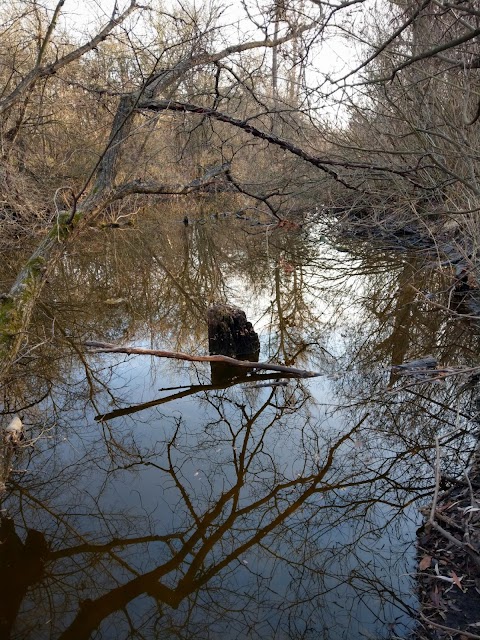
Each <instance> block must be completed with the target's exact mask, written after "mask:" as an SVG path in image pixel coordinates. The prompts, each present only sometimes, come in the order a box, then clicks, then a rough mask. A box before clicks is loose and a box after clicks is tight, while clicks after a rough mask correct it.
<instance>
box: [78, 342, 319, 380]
mask: <svg viewBox="0 0 480 640" xmlns="http://www.w3.org/2000/svg"><path fill="white" fill-rule="evenodd" d="M84 344H85V346H86V347H91V348H93V349H95V352H94V353H126V354H127V355H144V356H155V357H157V358H172V359H174V360H187V361H188V362H223V363H224V364H230V365H235V366H236V367H242V368H244V369H267V370H269V371H281V372H282V373H289V374H291V375H294V376H297V377H298V378H316V377H318V376H321V375H323V374H322V373H319V372H317V371H307V370H305V369H296V368H295V367H287V366H285V365H282V364H273V363H271V362H250V361H249V360H237V359H236V358H230V357H229V356H222V355H215V356H193V355H190V354H188V353H181V352H178V351H159V350H157V349H144V348H143V347H119V346H117V345H115V344H111V343H109V342H96V341H92V340H89V341H87V342H85V343H84Z"/></svg>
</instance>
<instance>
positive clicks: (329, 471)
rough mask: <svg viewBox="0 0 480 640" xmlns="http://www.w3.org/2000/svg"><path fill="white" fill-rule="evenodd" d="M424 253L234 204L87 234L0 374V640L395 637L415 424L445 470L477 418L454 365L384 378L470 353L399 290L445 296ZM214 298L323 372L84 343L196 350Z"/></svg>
mask: <svg viewBox="0 0 480 640" xmlns="http://www.w3.org/2000/svg"><path fill="white" fill-rule="evenodd" d="M430 261H431V257H429V256H427V255H406V254H402V253H399V252H397V253H394V252H388V251H379V250H378V249H374V248H373V247H371V246H367V245H360V244H358V243H357V244H354V245H352V246H350V247H348V251H347V250H345V249H340V248H338V247H337V248H334V247H333V246H332V245H331V244H329V242H328V241H327V240H326V239H325V238H323V237H322V236H321V235H320V233H319V232H318V230H316V229H315V228H309V229H304V230H298V231H290V232H285V231H282V230H277V231H272V230H270V231H267V230H266V229H265V228H264V227H257V226H253V225H250V224H249V223H248V222H245V221H243V222H238V221H231V220H206V221H203V223H197V224H194V225H189V226H188V227H184V226H183V224H181V221H178V222H175V221H174V222H170V223H167V222H164V223H162V222H159V221H158V220H156V219H155V218H154V217H151V218H150V219H149V220H145V221H142V222H140V223H139V228H137V229H131V228H128V229H124V230H106V231H92V232H91V234H90V235H89V237H86V238H85V239H84V240H83V242H82V244H78V245H77V246H76V249H75V251H72V252H70V253H69V254H68V255H65V257H64V259H63V261H62V262H61V263H60V264H58V265H57V268H56V271H55V274H54V276H53V277H52V278H51V279H50V282H49V284H48V287H47V289H46V290H45V292H44V295H43V298H42V302H41V305H39V307H38V311H37V317H36V319H35V322H34V325H33V326H32V330H31V335H29V336H28V343H26V346H25V350H24V353H23V358H22V359H21V360H20V361H19V362H18V366H17V367H16V368H15V370H14V372H13V374H12V379H11V380H9V381H8V384H7V385H6V386H5V388H4V389H3V390H2V401H3V415H2V416H1V419H2V425H3V426H5V425H6V424H7V423H8V422H9V420H10V419H11V416H12V414H14V413H17V414H19V415H21V416H22V417H23V421H24V424H25V426H26V429H27V443H26V445H24V446H23V447H22V448H21V449H19V450H18V453H16V454H15V455H14V456H13V457H10V458H8V456H7V458H8V459H5V456H4V457H3V459H2V463H1V470H2V473H3V478H4V480H5V482H6V490H5V491H4V492H3V493H2V494H1V497H0V501H1V505H0V508H1V531H0V539H1V540H3V543H2V545H0V567H1V576H2V578H1V586H0V618H1V622H0V638H2V640H3V638H5V639H6V638H18V639H22V640H23V639H24V638H25V639H35V640H37V639H43V638H45V639H47V638H49V639H50V638H52V639H56V638H72V639H75V640H77V639H81V638H95V639H99V638H102V639H115V640H117V639H123V638H125V639H126V638H172V639H173V638H212V639H216V638H221V639H222V640H223V639H227V638H228V639H230V638H232V639H233V638H247V637H248V638H262V639H265V638H285V639H286V638H294V639H296V638H306V639H308V638H315V639H318V638H325V639H328V640H336V639H340V638H384V637H388V636H389V635H390V634H392V633H395V634H396V635H397V636H400V637H402V636H403V637H406V636H407V635H408V631H409V629H411V628H412V626H413V624H414V623H413V617H414V615H415V611H416V608H417V600H416V597H415V575H416V574H415V572H416V570H417V561H416V529H417V528H418V527H419V525H420V524H421V521H422V520H421V516H419V513H418V507H419V506H421V505H422V504H424V503H428V500H429V496H431V493H432V488H433V463H434V459H435V453H434V437H435V435H438V436H440V438H441V439H442V441H443V442H444V445H443V448H442V462H443V466H444V472H445V474H450V475H454V474H456V473H458V471H459V469H460V468H461V467H462V466H463V465H465V464H467V463H468V456H469V455H470V453H471V452H472V451H473V450H474V448H475V446H476V441H477V433H478V423H477V421H476V416H477V395H476V394H477V391H476V388H475V386H471V387H470V388H468V389H467V388H463V387H462V385H463V384H464V383H465V379H462V380H457V379H456V378H447V380H446V381H445V382H444V383H442V384H440V383H436V384H427V383H421V384H417V385H415V386H409V384H408V383H409V382H411V380H408V379H406V378H398V377H395V376H392V374H391V373H390V367H391V365H392V364H396V363H400V362H402V361H405V360H408V359H410V358H417V357H421V356H423V355H427V354H430V353H431V354H433V355H434V356H436V357H437V358H438V359H439V361H440V362H441V363H442V364H444V365H457V364H478V352H479V334H478V331H477V330H476V329H475V327H474V326H472V325H471V324H468V323H466V322H465V321H460V320H458V319H455V318H450V317H448V316H447V315H446V314H444V313H443V312H442V311H439V310H436V309H435V308H432V307H429V305H428V303H426V302H425V300H424V299H423V298H422V297H419V296H418V293H417V292H416V291H415V290H414V289H413V288H412V287H411V286H410V284H411V283H412V282H413V283H414V284H415V287H416V288H417V289H420V290H422V291H425V292H430V291H440V290H442V289H445V287H446V286H447V285H446V283H445V282H443V281H442V277H441V276H439V275H438V272H437V271H435V270H433V269H432V268H431V267H430V266H429V262H430ZM2 277H3V280H4V283H3V284H4V286H5V285H6V284H7V283H8V278H9V274H8V273H5V274H3V276H2ZM445 295H448V291H447V292H446V293H445ZM215 301H228V302H230V303H232V304H237V305H239V306H241V307H242V308H243V309H245V311H246V312H247V316H248V318H249V319H250V320H252V322H253V323H254V326H255V327H256V329H257V331H258V332H259V334H260V339H261V344H262V354H261V359H264V360H272V361H276V362H282V363H285V362H286V363H288V364H291V365H296V366H299V367H303V368H309V369H313V370H316V371H319V372H321V373H322V375H321V376H320V377H317V378H310V379H301V380H299V379H285V378H283V380H284V381H285V382H286V383H287V384H285V385H282V386H270V387H269V386H258V382H259V381H261V382H262V384H263V383H265V382H275V381H278V376H269V375H268V374H266V373H264V372H259V373H257V374H254V375H253V376H251V377H250V378H247V379H245V380H242V381H239V380H234V381H231V380H230V381H228V380H225V381H224V382H223V383H218V382H216V384H212V381H211V371H210V367H209V365H208V364H199V363H188V362H179V361H174V360H160V359H155V358H150V357H147V356H125V355H119V354H114V355H112V354H107V355H106V354H91V353H89V352H88V350H86V349H85V348H84V347H83V342H84V341H85V340H88V339H95V340H104V341H110V342H115V343H118V344H134V345H136V346H148V347H152V348H162V349H168V350H176V351H184V352H188V353H192V354H205V353H207V352H208V344H207V335H206V325H205V311H206V308H207V306H208V304H209V303H211V302H215ZM450 434H453V435H450Z"/></svg>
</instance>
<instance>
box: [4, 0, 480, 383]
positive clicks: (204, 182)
mask: <svg viewBox="0 0 480 640" xmlns="http://www.w3.org/2000/svg"><path fill="white" fill-rule="evenodd" d="M0 14H1V15H0V24H1V35H0V85H1V93H0V139H1V153H2V163H1V167H0V227H1V234H0V242H1V247H0V248H1V250H2V251H6V250H8V249H12V247H13V248H14V250H15V251H16V252H17V253H19V252H20V254H21V255H22V256H23V254H25V255H24V260H23V267H22V268H21V269H20V270H19V272H18V274H17V277H16V279H15V280H14V281H13V282H12V283H11V288H10V290H9V291H5V292H4V293H3V294H2V301H1V308H0V333H1V349H2V362H3V365H2V366H3V369H4V370H5V367H8V363H9V362H11V361H12V358H15V357H16V354H18V351H19V349H21V345H22V336H23V332H24V330H25V327H26V326H28V322H29V319H30V317H31V313H32V309H33V307H34V305H35V300H36V298H37V296H38V293H39V291H41V288H42V286H43V283H44V281H45V279H46V278H47V276H48V272H49V270H50V269H51V268H52V265H54V264H55V261H56V260H57V259H58V257H59V256H60V255H62V253H63V252H64V251H65V250H67V251H68V246H69V244H70V243H75V238H76V237H78V234H80V233H81V232H82V229H84V228H85V227H86V226H87V225H95V224H99V221H101V220H102V219H103V220H105V219H112V220H116V219H118V217H122V216H124V217H131V216H135V215H139V214H140V212H141V210H142V207H143V206H145V204H146V203H147V202H151V201H158V200H159V199H160V200H161V201H163V202H164V201H166V200H169V199H170V200H171V199H177V200H178V198H185V199H187V198H192V197H197V196H198V197H200V195H201V196H202V197H203V198H210V199H212V200H214V199H215V198H217V199H218V198H219V196H220V195H221V196H223V197H224V198H225V197H227V196H226V195H225V194H228V198H229V204H230V205H231V206H234V207H236V208H237V209H238V210H246V209H250V210H251V211H254V212H255V214H256V215H259V216H261V215H264V216H265V217H266V218H267V219H268V218H270V219H272V220H273V221H276V222H277V223H278V224H285V223H286V222H287V221H289V220H293V219H296V216H297V217H298V216H301V215H302V214H304V213H305V212H307V211H308V212H310V213H312V212H313V213H314V214H315V215H316V216H317V217H318V219H319V220H322V221H324V222H325V223H326V224H327V225H328V224H330V225H331V227H332V228H335V229H336V230H338V229H339V228H342V229H345V228H346V229H352V228H356V229H357V230H361V231H367V232H371V231H372V230H375V232H385V231H388V232H389V233H394V234H397V235H398V234H404V235H407V234H411V233H420V234H424V235H427V236H429V237H430V238H431V239H432V241H433V242H437V241H438V239H439V238H445V237H447V238H448V239H449V241H450V242H454V243H455V245H456V246H458V247H459V248H460V250H461V251H463V252H464V255H465V257H466V259H467V260H468V268H469V269H470V270H471V272H472V273H474V271H475V263H476V261H475V254H476V247H477V244H478V242H477V238H478V237H479V234H480V230H479V229H478V208H479V196H480V186H479V183H478V166H477V162H478V137H477V135H478V131H479V116H480V93H479V90H480V84H479V81H478V69H479V68H480V49H479V45H478V38H479V36H480V7H479V5H478V3H477V2H475V1H474V0H455V1H453V0H452V1H451V2H449V1H448V0H423V1H422V2H417V1H413V0H388V1H384V0H381V1H380V0H338V1H335V0H333V1H331V2H330V1H328V2H324V1H323V0H291V1H287V0H277V1H274V0H272V1H267V0H266V1H265V2H258V1H257V0H241V1H239V2H236V3H234V4H233V6H228V7H227V6H225V5H224V4H223V3H222V2H217V1H215V0H212V1H208V2H188V3H182V2H174V1H172V2H167V1H165V2H161V1H159V0H158V1H157V0H151V1H150V0H149V1H147V2H144V3H142V4H140V3H138V2H137V0H131V1H130V2H127V3H125V2H123V3H118V2H115V3H114V4H112V6H111V7H107V3H104V2H102V3H94V2H91V3H89V2H85V3H80V6H77V5H76V4H74V3H71V2H69V1H68V0H60V1H59V2H57V3H56V4H55V3H51V2H48V1H43V2H40V1H37V0H7V1H6V2H3V3H2V7H1V9H0ZM221 206H222V203H221V202H220V203H219V204H218V206H217V209H221ZM27 239H28V241H27ZM32 239H34V241H33V242H32Z"/></svg>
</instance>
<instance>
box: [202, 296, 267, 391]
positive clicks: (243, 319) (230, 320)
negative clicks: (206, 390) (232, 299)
mask: <svg viewBox="0 0 480 640" xmlns="http://www.w3.org/2000/svg"><path fill="white" fill-rule="evenodd" d="M207 320H208V349H209V352H210V355H212V356H213V355H223V356H230V358H237V360H250V361H252V362H258V358H259V355H260V340H259V339H258V335H257V334H256V333H255V330H254V328H253V326H252V323H251V322H249V321H248V320H247V316H246V314H245V311H242V309H239V308H238V307H233V306H231V305H228V304H217V305H213V306H211V307H210V308H209V309H208V314H207ZM211 372H212V384H221V383H223V382H226V381H228V380H231V379H232V378H236V377H239V376H241V377H244V376H245V370H244V369H242V368H240V367H235V366H232V365H225V364H222V363H217V362H212V363H211Z"/></svg>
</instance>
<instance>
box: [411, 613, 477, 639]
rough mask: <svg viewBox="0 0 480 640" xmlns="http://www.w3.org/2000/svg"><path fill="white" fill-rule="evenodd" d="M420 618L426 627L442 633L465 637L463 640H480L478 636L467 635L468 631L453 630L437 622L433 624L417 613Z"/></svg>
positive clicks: (473, 634)
mask: <svg viewBox="0 0 480 640" xmlns="http://www.w3.org/2000/svg"><path fill="white" fill-rule="evenodd" d="M419 616H420V618H421V619H422V620H423V621H424V622H425V623H426V624H428V625H431V626H432V627H435V628H436V629H441V630H442V631H446V632H447V633H454V634H459V635H462V636H465V638H472V640H480V636H478V635H476V634H475V633H469V632H468V631H463V630H461V629H454V628H453V627H446V626H445V625H443V624H438V622H433V621H432V620H430V619H429V618H427V616H426V615H424V614H423V613H422V612H421V611H420V613H419Z"/></svg>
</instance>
